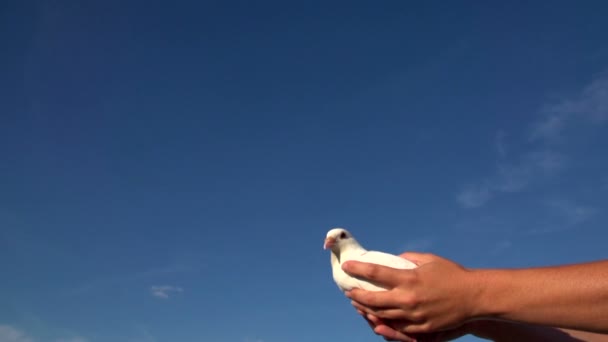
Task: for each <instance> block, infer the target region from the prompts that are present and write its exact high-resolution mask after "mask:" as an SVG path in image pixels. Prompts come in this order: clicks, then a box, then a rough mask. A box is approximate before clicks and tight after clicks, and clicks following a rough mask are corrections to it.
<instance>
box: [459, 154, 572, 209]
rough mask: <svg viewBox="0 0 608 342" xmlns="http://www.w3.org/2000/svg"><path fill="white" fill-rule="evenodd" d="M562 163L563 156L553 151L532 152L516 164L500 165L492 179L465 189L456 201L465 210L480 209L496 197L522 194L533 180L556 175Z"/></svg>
mask: <svg viewBox="0 0 608 342" xmlns="http://www.w3.org/2000/svg"><path fill="white" fill-rule="evenodd" d="M565 161H566V157H565V156H564V155H562V154H560V153H558V152H556V151H552V150H549V149H538V150H533V151H531V152H528V153H526V154H524V155H523V156H521V157H520V159H519V160H518V161H517V162H515V163H509V162H500V163H499V164H498V166H497V170H496V173H495V174H494V175H493V176H492V177H489V178H487V179H484V180H483V181H481V182H479V183H477V184H475V183H473V184H469V185H467V186H465V187H464V188H463V189H462V190H461V191H460V193H459V194H458V195H457V197H456V200H457V201H458V203H460V205H461V206H463V207H465V208H477V207H480V206H482V205H484V204H486V202H488V201H489V200H491V199H492V198H493V197H494V196H496V195H497V194H500V193H513V192H519V191H522V190H523V189H525V188H526V187H527V186H528V185H529V184H530V183H531V182H532V181H534V180H535V179H537V178H540V177H546V176H548V175H552V174H555V173H556V172H557V171H559V170H560V169H561V168H562V167H563V165H564V163H565Z"/></svg>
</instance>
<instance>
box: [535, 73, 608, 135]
mask: <svg viewBox="0 0 608 342" xmlns="http://www.w3.org/2000/svg"><path fill="white" fill-rule="evenodd" d="M542 112H543V118H542V119H541V120H540V121H538V122H537V123H536V124H534V125H533V126H532V130H531V133H530V139H531V140H532V141H535V140H544V141H551V140H555V139H558V138H560V137H561V134H562V133H563V131H564V130H566V129H567V126H568V124H569V123H570V122H571V121H573V120H583V121H586V122H589V123H592V124H600V123H603V122H605V121H607V120H608V74H606V73H605V74H602V75H600V76H599V77H597V78H596V79H595V80H594V81H593V82H591V83H590V84H589V85H588V86H586V87H585V88H584V89H583V90H582V91H581V93H580V94H578V95H577V96H576V97H574V98H572V99H565V100H563V101H561V102H557V103H552V104H549V105H547V106H545V108H544V109H543V111H542Z"/></svg>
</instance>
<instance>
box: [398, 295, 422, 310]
mask: <svg viewBox="0 0 608 342" xmlns="http://www.w3.org/2000/svg"><path fill="white" fill-rule="evenodd" d="M399 303H400V304H401V306H402V307H404V308H406V309H414V308H416V307H417V306H418V304H419V301H418V299H417V298H416V297H415V296H413V295H403V296H400V297H399Z"/></svg>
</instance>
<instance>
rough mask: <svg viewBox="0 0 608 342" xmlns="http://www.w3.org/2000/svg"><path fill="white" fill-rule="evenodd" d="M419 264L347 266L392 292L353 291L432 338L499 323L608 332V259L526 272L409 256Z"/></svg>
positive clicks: (357, 300) (373, 308) (368, 308)
mask: <svg viewBox="0 0 608 342" xmlns="http://www.w3.org/2000/svg"><path fill="white" fill-rule="evenodd" d="M403 256H404V257H406V258H407V259H410V260H412V261H414V262H416V263H417V264H418V265H419V267H418V268H416V269H413V270H396V269H392V268H388V267H383V266H379V265H373V264H365V263H355V262H348V263H345V265H343V267H344V269H345V270H346V271H347V272H348V273H350V274H352V275H355V276H361V277H364V278H367V279H370V280H372V281H375V282H377V283H380V284H384V285H385V286H388V288H389V289H390V290H388V291H382V292H369V291H363V290H353V291H351V292H349V293H347V296H349V297H350V298H351V299H353V305H354V306H355V307H356V308H357V309H359V310H361V311H363V312H366V313H368V314H372V315H375V316H376V317H379V318H381V319H388V320H404V321H408V322H409V323H408V324H407V325H404V326H402V327H398V328H397V329H398V330H400V331H402V332H404V333H415V334H417V333H427V332H433V331H439V330H444V329H450V328H454V327H457V326H460V325H462V324H464V323H466V322H469V321H470V320H472V319H480V318H486V319H487V318H494V319H504V320H512V321H520V322H525V323H529V324H535V325H545V326H556V327H562V328H568V329H573V330H582V331H589V332H596V333H608V261H599V262H592V263H585V264H578V265H570V266H559V267H547V268H536V269H522V270H470V269H466V268H464V267H462V266H460V265H458V264H456V263H454V262H451V261H449V260H447V259H444V258H441V257H438V256H435V255H432V254H418V253H406V254H404V255H403Z"/></svg>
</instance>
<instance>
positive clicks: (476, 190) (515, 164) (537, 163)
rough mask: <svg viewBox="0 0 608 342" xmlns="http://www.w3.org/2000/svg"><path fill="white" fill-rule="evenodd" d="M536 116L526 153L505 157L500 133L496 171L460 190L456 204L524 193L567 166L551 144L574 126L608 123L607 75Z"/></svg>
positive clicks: (472, 205) (478, 203)
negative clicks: (506, 194)
mask: <svg viewBox="0 0 608 342" xmlns="http://www.w3.org/2000/svg"><path fill="white" fill-rule="evenodd" d="M539 116H540V118H539V119H538V120H537V121H536V122H534V123H533V124H532V125H531V127H530V130H529V139H528V143H529V148H528V150H527V152H523V153H521V154H519V156H516V157H515V158H511V161H508V160H507V158H506V157H507V151H508V145H507V144H506V139H505V138H506V134H505V133H504V132H502V131H499V132H498V133H497V134H496V137H495V142H494V143H495V146H496V151H497V155H498V157H499V162H498V164H497V168H496V171H495V173H494V174H493V175H492V176H489V177H486V178H484V179H482V180H481V181H477V182H473V183H470V184H468V185H466V186H464V187H463V188H462V189H461V191H460V192H459V193H458V194H457V195H456V201H457V202H458V203H459V204H460V205H461V206H462V207H464V208H477V207H481V206H483V205H484V204H486V203H487V202H488V201H490V200H491V199H492V198H494V197H496V196H497V195H499V194H501V193H514V192H519V191H523V190H525V189H526V188H527V187H528V186H529V185H530V184H531V183H533V182H534V181H536V180H538V179H542V178H544V177H546V176H547V175H552V174H556V173H558V172H559V171H560V170H561V169H562V168H563V167H564V166H565V165H567V161H568V156H566V155H565V154H564V152H563V151H562V150H560V149H558V148H557V147H556V145H555V144H554V142H556V141H559V140H560V139H561V138H562V137H564V135H565V133H566V131H567V130H568V129H569V128H570V127H573V126H575V124H579V123H581V122H585V123H590V124H602V123H605V122H608V74H602V75H600V77H598V78H596V79H595V80H594V81H593V82H591V84H589V85H588V86H586V87H584V89H583V90H582V91H581V92H580V93H579V94H577V95H575V96H573V97H572V98H569V99H564V100H562V101H558V102H554V103H550V104H547V105H545V106H544V107H543V109H542V110H541V112H540V115H539Z"/></svg>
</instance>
